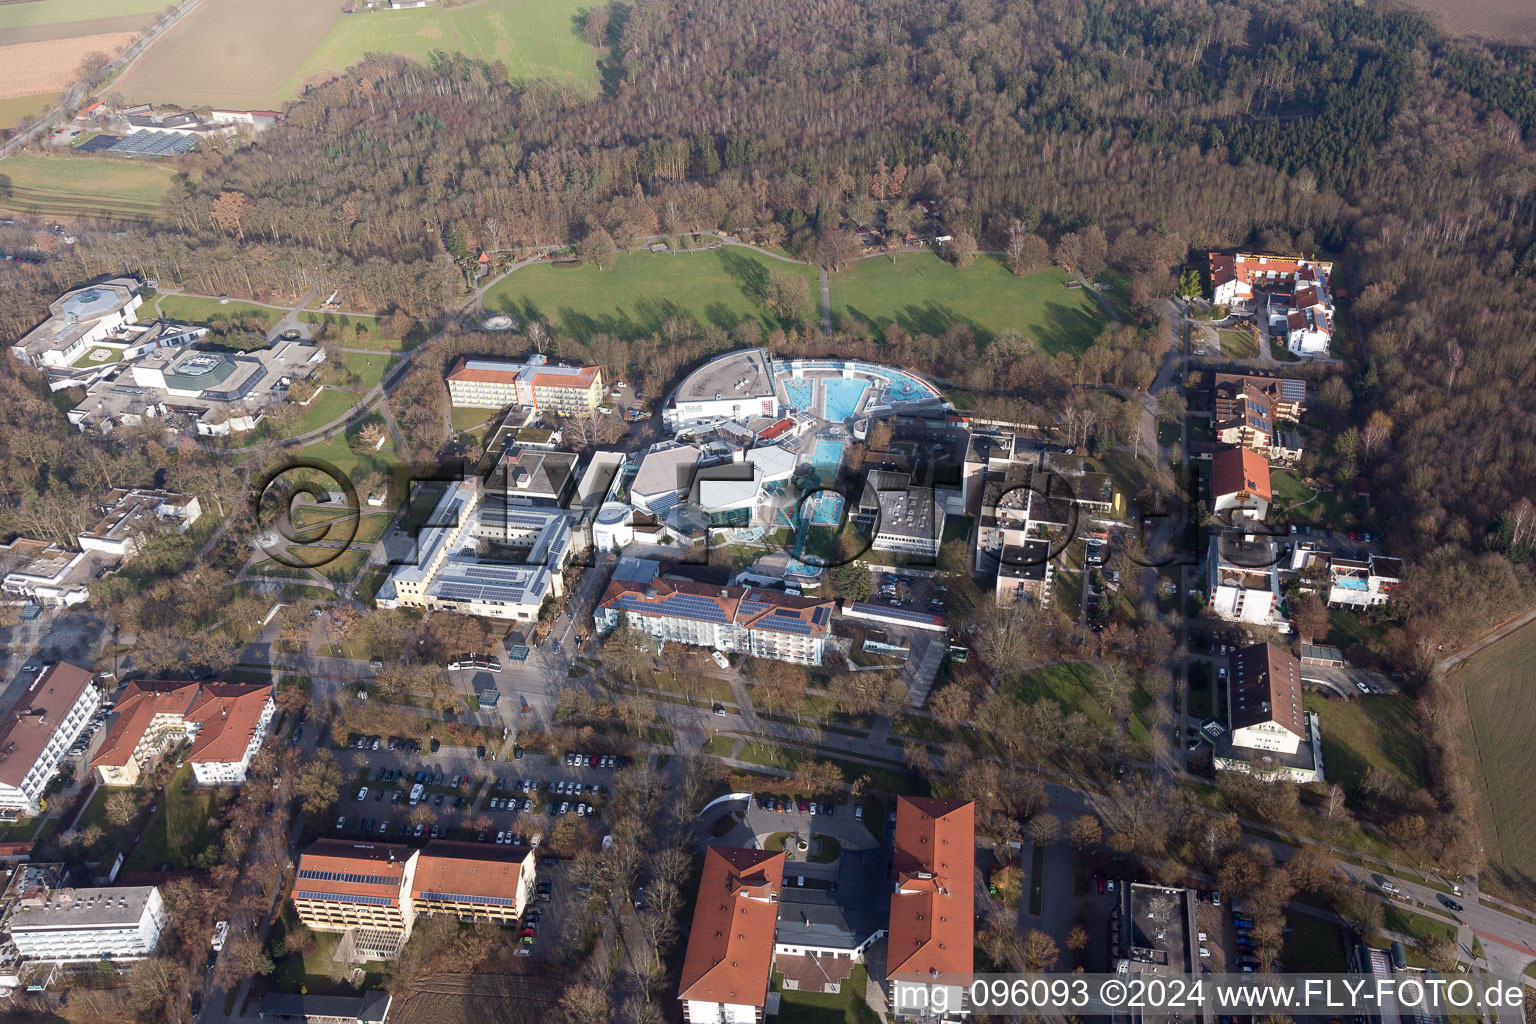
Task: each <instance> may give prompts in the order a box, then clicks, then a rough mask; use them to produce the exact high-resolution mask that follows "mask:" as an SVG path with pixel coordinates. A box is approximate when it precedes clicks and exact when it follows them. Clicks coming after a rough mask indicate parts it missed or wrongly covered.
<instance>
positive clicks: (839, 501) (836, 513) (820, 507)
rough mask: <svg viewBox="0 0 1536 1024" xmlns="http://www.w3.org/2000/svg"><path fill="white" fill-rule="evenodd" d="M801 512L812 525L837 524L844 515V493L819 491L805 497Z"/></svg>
mask: <svg viewBox="0 0 1536 1024" xmlns="http://www.w3.org/2000/svg"><path fill="white" fill-rule="evenodd" d="M801 514H802V515H804V516H805V518H806V520H807V521H808V522H810V523H811V525H812V526H836V525H837V524H838V521H839V520H841V519H842V517H843V498H842V495H840V494H837V493H835V492H833V491H817V492H815V493H814V494H812V495H811V496H810V497H808V498H806V499H805V504H804V506H803V508H802V510H801Z"/></svg>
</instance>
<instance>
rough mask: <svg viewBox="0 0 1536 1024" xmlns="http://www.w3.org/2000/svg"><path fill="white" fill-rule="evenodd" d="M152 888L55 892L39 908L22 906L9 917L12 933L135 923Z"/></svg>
mask: <svg viewBox="0 0 1536 1024" xmlns="http://www.w3.org/2000/svg"><path fill="white" fill-rule="evenodd" d="M154 891H155V887H154V886H152V885H131V886H120V887H117V888H110V889H55V890H54V891H53V892H51V893H49V894H48V899H47V900H46V901H44V903H43V905H42V906H41V907H22V908H19V909H18V910H17V911H16V914H15V915H14V916H13V917H12V918H11V924H10V927H11V930H12V931H52V930H60V929H72V928H105V927H112V926H118V925H125V924H138V923H139V919H140V918H141V917H143V916H144V905H145V904H146V903H148V902H149V897H150V895H151V894H152V893H153V892H154Z"/></svg>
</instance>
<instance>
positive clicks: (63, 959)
mask: <svg viewBox="0 0 1536 1024" xmlns="http://www.w3.org/2000/svg"><path fill="white" fill-rule="evenodd" d="M168 922H169V917H168V915H167V914H166V912H165V905H164V904H163V903H162V902H161V900H160V890H159V889H156V888H155V887H154V886H125V887H122V888H116V889H55V890H54V891H52V892H50V893H48V895H47V897H46V898H45V899H43V900H42V901H40V902H39V903H37V904H36V905H31V906H29V905H25V904H23V905H19V906H18V907H17V910H16V912H15V914H14V915H12V917H11V920H10V932H11V940H12V941H13V942H15V943H16V950H17V952H19V953H20V954H21V955H22V956H23V957H25V958H27V959H28V960H40V961H43V962H45V963H92V962H95V961H98V960H142V959H143V958H144V957H147V956H149V955H150V954H151V953H153V952H154V951H155V947H156V946H158V945H159V944H160V933H161V932H162V931H163V930H164V929H165V926H166V924H167V923H168Z"/></svg>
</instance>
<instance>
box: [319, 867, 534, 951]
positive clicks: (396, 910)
mask: <svg viewBox="0 0 1536 1024" xmlns="http://www.w3.org/2000/svg"><path fill="white" fill-rule="evenodd" d="M534 877H535V865H534V857H533V851H532V850H531V849H530V850H518V849H508V848H505V847H496V848H488V847H483V846H477V845H475V844H473V843H454V842H432V843H428V844H427V846H426V847H425V848H424V849H421V850H415V849H412V848H411V847H409V846H399V845H395V844H393V843H369V842H352V841H348V840H342V839H321V840H317V841H316V842H315V843H314V844H312V845H311V846H310V847H309V849H307V850H305V851H304V854H303V856H301V857H300V858H299V875H298V879H297V881H295V882H294V885H293V906H294V909H295V910H296V911H298V915H299V920H300V921H303V922H304V923H305V924H306V925H308V926H309V927H311V928H313V929H315V930H316V931H322V932H341V933H343V935H344V936H345V938H344V940H343V941H344V942H346V943H347V944H348V946H349V950H348V951H349V952H350V953H351V955H353V956H354V957H355V958H374V959H384V960H387V959H390V958H392V957H394V956H395V955H397V954H398V953H399V951H400V949H401V947H403V946H404V945H405V941H406V939H408V938H410V934H411V928H412V926H413V925H414V924H415V921H416V918H417V916H418V915H421V914H452V915H453V916H454V917H457V918H459V919H460V920H463V921H489V922H491V923H493V924H507V925H510V924H515V923H516V922H517V920H518V919H519V918H520V917H522V915H523V911H524V910H526V909H527V907H528V901H529V899H530V898H531V897H532V893H533V885H534Z"/></svg>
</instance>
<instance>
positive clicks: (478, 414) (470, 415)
mask: <svg viewBox="0 0 1536 1024" xmlns="http://www.w3.org/2000/svg"><path fill="white" fill-rule="evenodd" d="M499 415H501V413H500V411H499V410H497V409H466V408H462V407H459V408H455V409H454V410H453V429H454V430H456V431H459V430H473V429H475V428H476V427H483V426H485V425H486V424H487V423H489V422H491V420H493V419H495V418H496V417H497V416H499Z"/></svg>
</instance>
